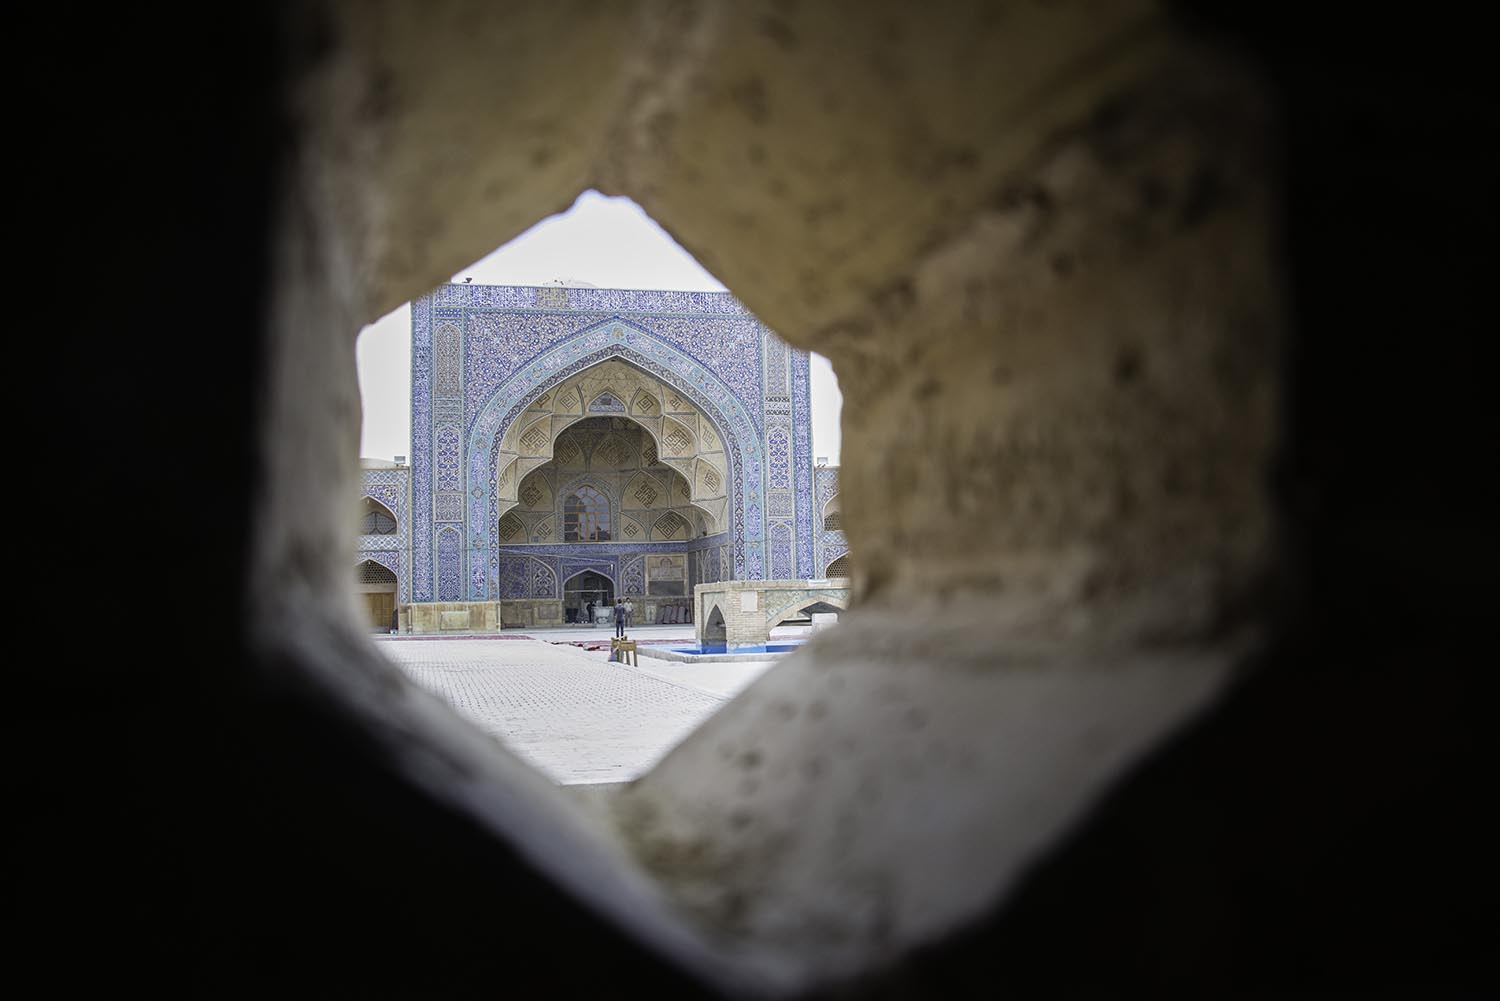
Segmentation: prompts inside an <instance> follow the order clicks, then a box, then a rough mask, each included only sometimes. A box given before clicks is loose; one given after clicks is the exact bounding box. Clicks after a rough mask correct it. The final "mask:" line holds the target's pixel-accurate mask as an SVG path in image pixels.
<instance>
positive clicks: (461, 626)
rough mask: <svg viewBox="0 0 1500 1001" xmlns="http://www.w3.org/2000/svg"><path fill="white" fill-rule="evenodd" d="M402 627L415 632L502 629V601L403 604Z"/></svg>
mask: <svg viewBox="0 0 1500 1001" xmlns="http://www.w3.org/2000/svg"><path fill="white" fill-rule="evenodd" d="M400 618H401V631H402V632H403V633H410V634H411V635H414V636H425V635H432V634H439V633H495V632H499V631H500V605H499V603H498V602H494V601H433V602H423V603H420V604H414V605H402V606H401V611H400Z"/></svg>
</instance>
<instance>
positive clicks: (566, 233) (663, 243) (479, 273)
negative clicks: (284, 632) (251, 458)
mask: <svg viewBox="0 0 1500 1001" xmlns="http://www.w3.org/2000/svg"><path fill="white" fill-rule="evenodd" d="M465 278H473V279H474V284H476V285H541V284H542V283H544V282H549V281H554V280H556V279H559V278H562V279H568V280H572V281H581V282H588V283H589V284H590V285H597V286H598V287H599V288H637V289H678V290H683V291H691V292H721V291H725V289H724V286H723V285H722V284H721V283H720V282H719V281H718V279H716V278H714V276H713V275H711V274H709V273H708V272H707V271H705V270H703V267H702V266H701V265H700V264H699V263H698V262H697V261H695V260H693V257H692V255H691V254H689V253H688V252H687V251H686V250H683V249H682V247H680V246H678V245H677V242H676V241H675V240H673V239H672V238H671V237H670V236H668V235H667V232H666V230H664V229H662V228H661V227H660V226H658V225H657V224H656V223H655V222H653V221H652V219H651V218H650V217H649V216H648V215H646V213H645V212H643V211H642V210H641V207H640V206H639V205H637V204H636V203H635V202H633V201H631V200H630V199H628V198H609V197H606V196H604V195H601V194H599V193H598V192H597V191H585V192H584V193H583V194H582V195H580V196H579V197H578V201H576V202H574V203H573V207H572V208H571V209H569V210H568V211H566V212H564V213H562V214H561V215H555V216H549V217H548V218H546V219H543V220H542V221H541V222H539V223H537V224H536V225H535V226H533V227H531V228H530V229H528V230H527V231H526V232H524V233H522V234H521V235H520V236H518V237H516V238H515V239H514V240H512V241H511V242H509V243H507V244H506V245H505V246H503V247H501V248H500V249H499V250H496V251H495V252H494V253H492V254H490V255H489V256H488V257H486V258H484V259H483V260H481V261H478V262H477V263H475V264H474V265H473V266H471V267H468V268H464V269H463V270H462V271H460V272H458V274H456V275H454V276H453V280H454V281H460V282H461V281H463V280H464V279H465ZM355 350H356V354H357V357H358V360H359V390H360V393H361V394H362V395H363V397H364V428H363V431H362V433H361V435H360V446H359V453H360V455H362V456H367V457H370V458H377V459H390V458H391V457H392V456H396V455H408V456H409V455H410V454H411V304H410V303H407V304H405V305H403V306H401V307H400V308H398V309H396V310H394V311H392V312H390V313H388V314H386V315H385V316H383V317H381V318H380V319H379V320H377V321H375V322H374V323H372V324H370V325H369V326H368V327H366V328H365V329H364V330H362V331H360V335H359V340H358V342H357V345H356V349H355ZM843 401H844V397H843V395H842V394H841V393H840V392H839V386H838V380H837V379H836V378H835V377H834V374H833V368H832V367H831V366H830V365H829V364H828V359H826V358H824V357H822V356H821V355H816V354H815V355H813V356H812V441H813V455H814V457H817V456H827V457H828V461H829V462H830V463H834V464H837V463H838V461H839V410H840V409H841V407H842V406H843Z"/></svg>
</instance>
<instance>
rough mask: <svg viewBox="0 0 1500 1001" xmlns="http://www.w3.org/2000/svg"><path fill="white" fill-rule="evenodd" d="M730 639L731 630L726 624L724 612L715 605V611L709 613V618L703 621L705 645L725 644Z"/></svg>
mask: <svg viewBox="0 0 1500 1001" xmlns="http://www.w3.org/2000/svg"><path fill="white" fill-rule="evenodd" d="M728 641H729V630H728V628H727V627H726V626H725V625H724V613H723V612H721V611H719V606H718V605H715V606H714V609H713V611H712V612H709V613H708V620H707V621H706V622H704V623H703V643H704V645H705V646H713V645H716V644H717V645H723V644H724V643H727V642H728Z"/></svg>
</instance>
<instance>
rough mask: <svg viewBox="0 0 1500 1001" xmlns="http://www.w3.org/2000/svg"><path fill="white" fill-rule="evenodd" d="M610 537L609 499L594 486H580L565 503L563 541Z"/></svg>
mask: <svg viewBox="0 0 1500 1001" xmlns="http://www.w3.org/2000/svg"><path fill="white" fill-rule="evenodd" d="M609 537H610V535H609V501H608V500H607V499H605V496H604V495H603V494H601V493H600V492H599V491H597V490H595V489H594V488H593V487H580V488H579V489H578V492H577V493H575V494H572V495H570V496H569V497H568V500H567V502H566V503H565V504H564V505H563V541H564V542H607V541H609Z"/></svg>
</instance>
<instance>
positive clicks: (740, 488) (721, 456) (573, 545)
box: [357, 284, 847, 632]
mask: <svg viewBox="0 0 1500 1001" xmlns="http://www.w3.org/2000/svg"><path fill="white" fill-rule="evenodd" d="M411 379H412V385H411V434H412V444H411V455H410V463H409V464H405V463H398V462H384V461H380V460H366V461H365V462H364V463H363V464H362V465H363V467H364V468H362V469H361V484H360V489H361V497H360V504H361V510H360V512H359V517H360V519H361V526H360V537H359V551H358V568H357V576H358V580H359V587H358V589H359V590H360V592H361V593H362V594H363V595H364V596H365V597H364V601H365V602H366V605H367V609H368V612H369V615H370V617H371V619H372V621H373V622H374V624H375V625H384V624H386V623H388V622H389V621H391V620H392V618H393V616H395V615H396V614H397V610H398V609H399V610H400V613H399V614H400V615H401V616H402V619H401V621H402V622H403V627H404V628H410V629H411V630H412V631H417V632H428V631H433V632H437V631H444V630H456V629H467V630H470V631H473V630H478V629H489V628H499V627H502V626H546V625H562V624H565V623H570V622H577V621H582V620H583V618H584V617H585V616H586V614H587V612H588V610H589V608H590V606H591V605H595V606H597V605H599V604H607V603H608V602H611V601H613V600H614V598H615V597H617V596H628V597H630V598H631V599H632V601H633V603H634V604H635V606H636V609H637V611H636V618H637V621H638V622H647V623H655V622H686V621H689V620H690V618H691V616H692V611H691V599H692V594H693V587H694V585H696V584H700V583H717V582H720V581H729V580H770V579H775V580H792V579H809V578H822V577H825V576H827V570H828V568H829V566H830V564H835V563H836V561H838V560H839V559H840V558H841V557H843V556H844V554H845V551H846V550H847V546H846V545H845V544H844V542H843V533H842V531H841V529H840V526H839V523H838V514H837V490H838V487H837V469H836V468H835V467H830V466H826V465H824V466H817V467H815V466H814V462H813V455H812V441H811V427H812V425H811V410H810V399H809V358H808V355H807V353H806V352H804V351H799V350H797V349H795V348H792V347H790V346H789V345H787V344H786V343H785V342H784V341H782V340H781V339H780V338H778V337H777V336H776V335H775V334H774V333H773V332H772V331H771V330H770V329H769V328H767V327H766V326H765V325H764V324H763V323H761V322H760V321H759V320H758V319H756V318H755V316H754V315H752V314H751V313H750V311H749V310H747V309H746V308H745V307H744V305H743V304H741V303H740V302H739V301H738V300H736V299H735V298H734V297H733V296H732V295H730V294H728V293H725V292H679V291H638V290H621V289H598V288H592V287H574V286H565V285H547V286H540V287H531V286H491V285H472V284H450V285H444V286H442V287H440V288H438V289H436V290H435V291H433V292H432V293H430V294H429V295H427V296H424V297H423V298H421V299H418V300H416V301H414V302H413V303H412V326H411ZM845 565H847V560H846V561H845V563H844V564H840V565H838V566H835V569H836V570H839V569H841V568H842V567H843V566H845Z"/></svg>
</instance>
